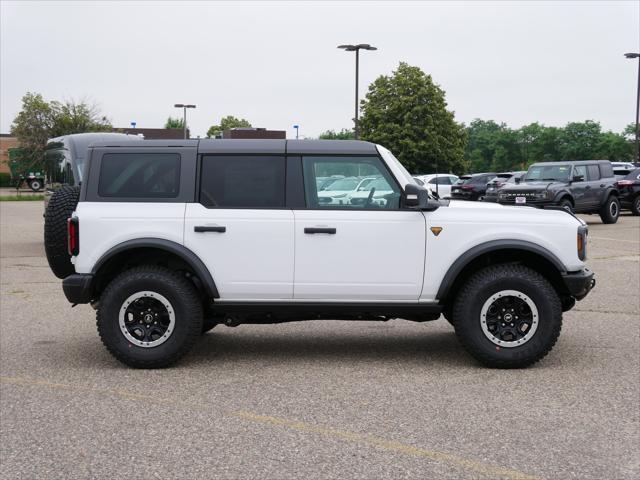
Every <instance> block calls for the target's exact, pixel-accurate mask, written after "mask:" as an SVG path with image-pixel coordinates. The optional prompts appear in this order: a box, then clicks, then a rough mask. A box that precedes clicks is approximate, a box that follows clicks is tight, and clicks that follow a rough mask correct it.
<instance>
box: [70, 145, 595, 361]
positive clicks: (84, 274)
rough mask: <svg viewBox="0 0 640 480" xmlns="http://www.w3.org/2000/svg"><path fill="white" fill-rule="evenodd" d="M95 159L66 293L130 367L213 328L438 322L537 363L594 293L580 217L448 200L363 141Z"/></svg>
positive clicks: (486, 348) (79, 211)
mask: <svg viewBox="0 0 640 480" xmlns="http://www.w3.org/2000/svg"><path fill="white" fill-rule="evenodd" d="M86 162H87V163H86V166H85V172H86V178H85V179H84V180H83V182H82V190H81V192H80V195H79V201H78V202H77V204H76V205H74V206H73V213H72V214H71V218H70V219H69V220H68V222H67V223H68V235H67V237H68V238H67V240H68V242H67V245H68V247H67V248H68V250H65V255H66V260H67V262H69V263H70V265H71V267H72V271H73V273H70V274H69V275H66V276H65V278H64V280H63V282H62V283H63V284H62V286H63V291H64V294H65V296H66V297H67V299H68V300H69V302H70V303H72V304H80V303H82V304H89V303H90V304H91V305H92V306H93V307H94V308H95V309H96V310H97V314H96V316H97V328H98V333H99V335H100V338H101V340H102V342H103V343H104V345H105V346H106V348H107V350H108V351H109V352H110V353H111V354H112V355H113V356H114V357H115V358H117V359H118V360H120V361H121V362H123V363H125V364H126V365H129V366H132V367H138V368H159V367H164V366H167V365H170V364H172V363H175V362H176V361H177V360H179V359H180V358H181V357H183V356H184V355H185V354H187V352H189V350H190V349H191V348H192V347H193V346H194V344H195V342H196V341H197V339H198V337H199V336H200V335H201V334H202V333H204V332H206V331H207V330H210V329H211V328H214V327H215V326H217V325H219V324H225V325H228V326H236V325H240V324H243V323H260V324H267V323H280V322H286V321H298V320H311V319H314V320H318V319H354V320H378V321H387V320H390V319H394V318H403V319H407V320H413V321H427V320H435V319H437V318H439V317H440V315H441V314H444V316H445V318H447V319H448V320H449V321H450V322H451V323H452V325H453V326H454V328H455V330H456V333H457V337H458V338H459V339H460V341H461V343H462V345H463V346H464V347H465V348H466V349H467V351H468V352H470V354H471V355H472V356H473V357H474V358H476V359H477V360H479V361H480V362H482V363H483V364H485V365H488V366H491V367H498V368H514V367H525V366H527V365H531V364H532V363H534V362H536V361H538V360H540V359H541V358H543V357H544V356H545V355H546V354H547V353H548V352H549V351H550V350H551V348H552V347H553V346H554V344H555V343H556V340H557V338H558V336H559V334H560V330H561V327H562V312H563V311H567V310H569V309H571V308H572V307H573V306H574V304H575V302H576V301H577V300H580V299H582V298H584V297H585V296H586V295H587V294H588V293H589V291H590V290H591V289H592V288H593V286H594V285H595V283H594V274H593V272H591V271H590V270H589V269H587V268H586V266H585V263H584V260H585V258H586V246H587V244H586V235H587V230H588V228H587V225H586V224H585V223H584V222H583V221H581V220H580V219H578V218H576V217H575V216H573V215H570V214H569V213H567V212H565V211H562V210H559V211H542V210H537V209H533V208H531V209H516V208H501V207H498V206H497V205H491V204H483V203H475V204H470V203H469V202H445V201H440V200H436V199H434V198H432V197H430V196H429V194H428V191H427V190H426V189H424V188H421V187H420V186H418V185H416V184H415V182H414V181H413V179H412V177H411V176H410V174H409V173H408V172H407V171H406V169H405V168H404V167H403V166H402V164H401V163H400V162H399V161H398V160H397V159H396V158H395V157H394V156H393V154H392V153H391V152H389V150H387V149H386V148H384V147H382V146H380V145H375V144H372V143H368V142H359V141H347V140H345V141H328V140H325V141H323V140H319V141H315V140H304V141H297V140H260V141H255V140H253V141H249V140H182V141H171V142H163V141H153V140H151V141H141V142H105V143H97V144H94V145H93V146H91V147H90V148H89V152H88V155H87V160H86ZM336 163H337V164H338V165H340V166H341V168H343V169H344V171H345V173H346V172H352V171H354V170H358V169H359V168H360V167H364V168H366V169H367V170H375V171H376V172H377V176H378V177H380V178H383V179H384V180H385V181H386V184H387V185H388V187H389V188H390V191H391V192H392V195H390V196H387V201H386V202H385V203H384V204H379V205H375V206H374V205H373V204H372V205H370V206H369V207H365V206H363V205H354V204H351V203H349V204H342V205H333V204H332V205H327V204H325V203H322V202H320V201H319V192H317V191H316V189H315V185H316V179H315V175H314V174H315V172H316V171H322V170H323V169H324V168H323V167H324V166H325V165H327V164H331V165H336ZM375 181H377V180H375ZM372 183H373V182H372ZM305 187H307V188H305ZM369 192H370V194H371V192H373V195H372V198H373V197H374V196H375V192H376V190H374V189H373V188H371V189H370V190H369ZM60 253H61V254H62V253H63V252H60Z"/></svg>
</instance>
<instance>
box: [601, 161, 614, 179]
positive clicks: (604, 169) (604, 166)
mask: <svg viewBox="0 0 640 480" xmlns="http://www.w3.org/2000/svg"><path fill="white" fill-rule="evenodd" d="M599 166H600V176H601V177H602V178H606V177H613V166H612V165H611V163H601V164H599Z"/></svg>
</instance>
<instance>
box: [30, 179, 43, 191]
mask: <svg viewBox="0 0 640 480" xmlns="http://www.w3.org/2000/svg"><path fill="white" fill-rule="evenodd" d="M28 185H29V188H30V189H31V190H33V191H34V192H39V191H40V190H42V182H41V181H40V180H31V181H30V182H29V184H28Z"/></svg>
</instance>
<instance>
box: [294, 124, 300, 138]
mask: <svg viewBox="0 0 640 480" xmlns="http://www.w3.org/2000/svg"><path fill="white" fill-rule="evenodd" d="M293 128H295V129H296V140H298V132H299V128H300V125H294V126H293Z"/></svg>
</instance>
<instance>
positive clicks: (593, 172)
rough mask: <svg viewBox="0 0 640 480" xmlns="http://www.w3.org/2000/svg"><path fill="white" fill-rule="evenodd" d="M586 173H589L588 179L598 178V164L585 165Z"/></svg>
mask: <svg viewBox="0 0 640 480" xmlns="http://www.w3.org/2000/svg"><path fill="white" fill-rule="evenodd" d="M587 174H588V175H589V180H600V170H599V169H598V165H587Z"/></svg>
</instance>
